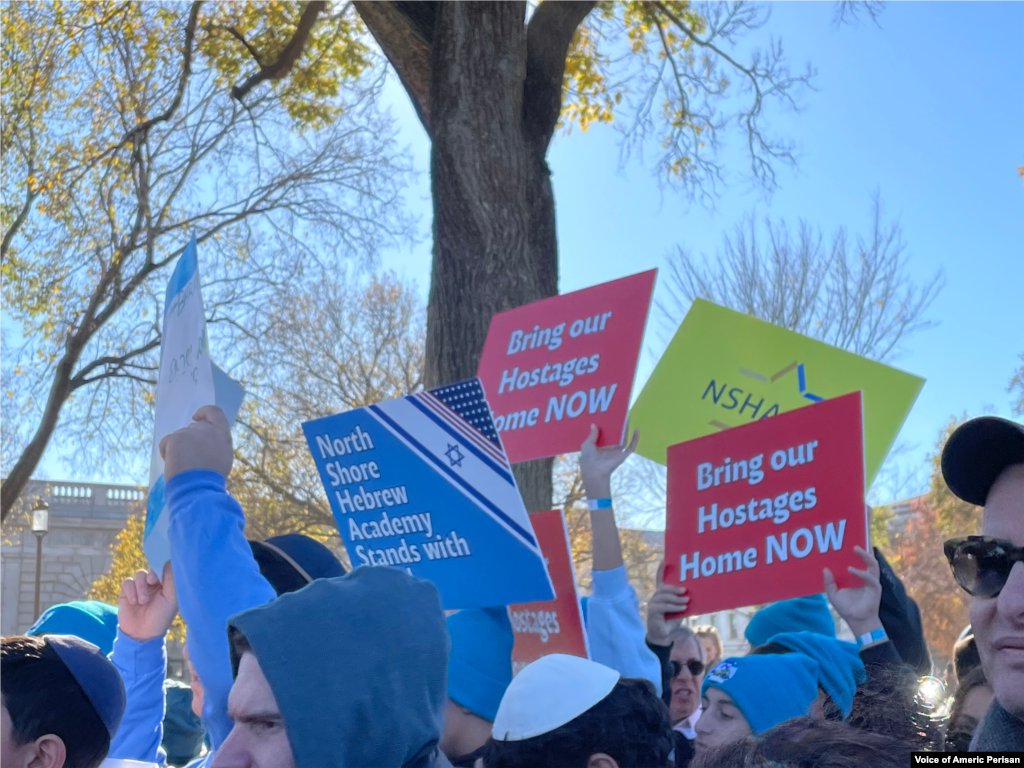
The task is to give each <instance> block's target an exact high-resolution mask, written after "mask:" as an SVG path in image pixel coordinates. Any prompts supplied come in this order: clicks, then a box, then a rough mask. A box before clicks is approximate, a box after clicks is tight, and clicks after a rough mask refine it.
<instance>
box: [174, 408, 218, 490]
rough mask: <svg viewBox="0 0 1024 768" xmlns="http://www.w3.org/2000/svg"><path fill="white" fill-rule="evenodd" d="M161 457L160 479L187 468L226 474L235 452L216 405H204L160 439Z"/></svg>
mask: <svg viewBox="0 0 1024 768" xmlns="http://www.w3.org/2000/svg"><path fill="white" fill-rule="evenodd" d="M160 456H161V457H162V458H163V460H164V478H165V479H166V480H169V479H171V478H172V477H174V476H175V475H177V474H179V473H181V472H185V471H187V470H189V469H211V470H213V471H214V472H218V473H220V474H222V475H224V477H227V476H228V474H229V473H230V472H231V465H232V464H233V463H234V460H235V454H234V450H233V449H232V445H231V425H230V424H229V423H228V418H227V416H225V415H224V411H222V410H221V409H220V408H219V407H218V406H216V405H204V406H203V407H202V408H200V409H199V410H198V411H196V412H195V413H194V414H193V415H192V423H191V424H189V425H188V426H187V427H184V428H183V429H179V430H177V431H175V432H172V433H171V434H169V435H167V436H165V437H164V438H163V439H162V440H161V441H160Z"/></svg>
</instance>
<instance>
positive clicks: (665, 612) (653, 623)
mask: <svg viewBox="0 0 1024 768" xmlns="http://www.w3.org/2000/svg"><path fill="white" fill-rule="evenodd" d="M664 570H665V561H664V560H663V561H662V562H661V564H660V565H659V566H658V586H657V589H655V590H654V594H653V595H652V596H651V599H650V602H648V603H647V642H649V643H651V644H652V645H670V644H671V639H670V638H671V637H672V633H673V632H674V631H675V630H676V628H678V627H679V625H680V624H682V622H683V619H682V616H683V614H685V613H686V607H687V605H688V604H689V602H690V598H689V597H687V596H686V587H678V586H676V585H675V584H666V583H665V582H664V581H663V580H662V573H663V572H664ZM669 614H672V615H673V616H674V617H675V618H669Z"/></svg>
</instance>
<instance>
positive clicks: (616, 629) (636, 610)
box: [587, 565, 661, 696]
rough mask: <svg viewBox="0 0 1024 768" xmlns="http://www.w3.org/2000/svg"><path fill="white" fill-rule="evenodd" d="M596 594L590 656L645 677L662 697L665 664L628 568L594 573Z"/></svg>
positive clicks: (590, 606)
mask: <svg viewBox="0 0 1024 768" xmlns="http://www.w3.org/2000/svg"><path fill="white" fill-rule="evenodd" d="M592 579H593V593H592V594H591V595H590V599H589V600H588V601H587V639H588V641H589V643H590V658H591V659H593V660H594V661H596V662H598V663H600V664H604V665H605V666H606V667H611V668H612V669H614V670H615V671H617V672H618V673H619V674H620V675H622V676H623V677H642V678H645V679H647V680H650V681H651V682H652V683H653V684H654V688H655V690H657V692H658V695H659V696H661V664H660V662H659V661H658V657H657V656H655V655H654V653H653V652H652V651H651V649H650V648H648V647H647V641H646V635H647V632H646V630H645V628H644V623H643V620H642V619H641V618H640V602H639V601H638V600H637V597H636V590H634V589H633V585H632V584H630V583H629V580H628V579H627V578H626V567H625V566H624V565H620V566H619V567H618V568H612V569H611V570H610V571H594V572H593V573H592Z"/></svg>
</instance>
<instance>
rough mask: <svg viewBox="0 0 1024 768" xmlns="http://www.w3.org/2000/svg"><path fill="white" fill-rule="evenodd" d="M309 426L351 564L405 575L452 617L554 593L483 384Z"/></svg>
mask: <svg viewBox="0 0 1024 768" xmlns="http://www.w3.org/2000/svg"><path fill="white" fill-rule="evenodd" d="M303 430H304V432H305V435H306V440H307V442H308V443H309V447H310V450H311V451H312V453H313V459H314V461H315V462H316V465H317V469H318V471H319V473H320V477H321V479H322V481H323V483H324V488H325V489H326V491H327V496H328V499H329V500H330V503H331V509H332V511H333V512H334V516H335V519H336V521H337V523H338V529H339V531H340V532H341V535H342V538H343V540H344V541H345V546H346V548H347V549H348V553H349V557H350V559H351V561H352V565H353V566H354V567H358V566H360V565H384V566H393V567H400V568H406V569H407V570H408V571H409V572H410V573H411V574H413V575H414V576H418V577H420V578H425V579H429V580H430V581H432V582H434V584H435V585H436V586H437V588H438V590H439V591H440V593H441V600H442V604H443V606H444V608H446V609H452V608H474V607H483V606H490V605H507V604H508V603H512V602H524V601H530V600H547V599H550V598H552V597H553V596H554V591H553V589H552V586H551V581H550V579H549V578H548V573H547V569H546V567H545V565H544V559H543V556H542V554H541V551H540V547H539V546H538V544H537V539H536V536H535V535H534V532H533V526H532V525H531V524H530V518H529V515H528V514H527V512H526V508H525V507H524V506H523V501H522V497H521V496H520V495H519V489H518V488H517V487H516V483H515V479H514V477H513V476H512V470H511V467H510V465H509V462H508V459H507V458H506V456H505V452H504V450H503V449H502V447H501V441H500V439H499V438H498V435H497V432H496V431H495V430H494V423H493V421H492V419H491V413H490V408H489V407H488V405H487V401H486V400H485V399H484V395H483V389H482V388H481V386H480V382H479V380H478V379H475V378H474V379H468V380H466V381H462V382H458V383H456V384H451V385H448V386H445V387H438V388H437V389H433V390H429V391H426V392H420V393H417V394H414V395H409V396H407V397H400V398H396V399H394V400H387V401H385V402H381V403H376V404H375V405H370V406H366V407H365V408H359V409H355V410H352V411H348V412H346V413H341V414H338V415H336V416H329V417H326V418H323V419H316V420H314V421H309V422H306V423H305V424H303Z"/></svg>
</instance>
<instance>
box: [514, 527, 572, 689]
mask: <svg viewBox="0 0 1024 768" xmlns="http://www.w3.org/2000/svg"><path fill="white" fill-rule="evenodd" d="M530 522H531V523H533V530H534V533H536V534H537V542H538V543H539V544H540V549H541V552H542V553H543V554H544V562H545V563H546V564H547V566H548V574H549V575H550V576H551V583H552V584H553V585H554V588H555V597H554V599H553V600H541V601H538V602H533V603H516V604H514V605H510V606H509V607H508V611H509V618H510V619H511V620H512V634H513V637H514V638H515V643H514V644H513V646H512V672H513V673H516V672H518V671H519V670H520V669H522V668H523V667H525V666H526V665H527V664H529V663H530V662H531V661H536V660H537V659H539V658H540V657H541V656H547V655H548V654H549V653H567V654H570V655H572V656H582V657H583V658H588V657H589V655H590V654H589V652H588V648H587V633H586V632H585V631H584V629H583V613H582V611H581V610H580V603H579V598H578V597H577V596H576V575H575V574H574V572H573V569H572V554H571V552H570V550H569V534H568V532H567V531H566V529H565V517H564V516H563V515H562V510H560V509H549V510H546V511H544V512H534V513H533V514H532V515H530Z"/></svg>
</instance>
